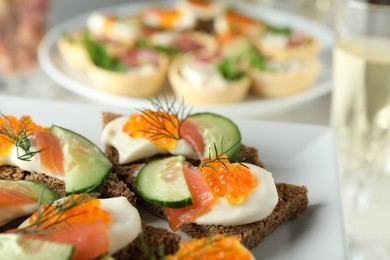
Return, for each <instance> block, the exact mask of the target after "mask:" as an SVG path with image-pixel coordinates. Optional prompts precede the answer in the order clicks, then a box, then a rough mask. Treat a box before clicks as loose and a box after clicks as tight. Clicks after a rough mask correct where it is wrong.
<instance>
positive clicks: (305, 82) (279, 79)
mask: <svg viewBox="0 0 390 260" xmlns="http://www.w3.org/2000/svg"><path fill="white" fill-rule="evenodd" d="M266 66H267V69H266V70H260V69H257V68H252V69H250V70H249V75H250V77H251V79H252V81H253V86H252V89H253V91H254V93H255V94H256V95H258V96H260V97H266V98H274V97H282V96H288V95H293V94H295V93H299V92H302V91H304V90H306V89H308V88H310V87H311V86H313V84H314V82H315V81H316V79H317V76H318V74H319V72H320V68H321V64H320V62H319V60H318V59H317V58H315V57H312V58H309V59H289V60H284V61H267V64H266Z"/></svg>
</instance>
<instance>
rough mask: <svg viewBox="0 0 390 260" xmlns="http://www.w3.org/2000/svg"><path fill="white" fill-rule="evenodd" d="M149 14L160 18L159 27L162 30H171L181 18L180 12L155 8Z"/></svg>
mask: <svg viewBox="0 0 390 260" xmlns="http://www.w3.org/2000/svg"><path fill="white" fill-rule="evenodd" d="M146 12H147V13H149V14H151V15H154V16H155V17H158V19H159V27H161V28H162V29H171V28H172V27H173V26H174V25H175V23H176V21H177V20H178V19H179V18H180V15H181V13H180V11H179V10H176V9H162V8H154V9H149V10H147V11H146Z"/></svg>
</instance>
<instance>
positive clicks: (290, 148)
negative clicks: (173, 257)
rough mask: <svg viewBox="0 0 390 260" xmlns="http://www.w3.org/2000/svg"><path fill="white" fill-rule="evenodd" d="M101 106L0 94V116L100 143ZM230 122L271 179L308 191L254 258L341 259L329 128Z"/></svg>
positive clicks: (341, 234)
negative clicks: (28, 119)
mask: <svg viewBox="0 0 390 260" xmlns="http://www.w3.org/2000/svg"><path fill="white" fill-rule="evenodd" d="M103 110H104V108H102V107H92V106H86V105H81V104H73V103H72V104H71V103H60V102H54V101H43V100H31V99H21V98H16V97H0V111H1V113H3V114H12V115H16V116H21V115H25V114H28V115H31V116H32V119H33V120H34V121H35V122H36V123H38V124H40V125H43V126H50V125H52V124H58V125H61V126H63V127H66V128H69V129H72V130H74V131H76V132H79V133H80V134H83V135H85V136H86V137H88V138H89V139H90V140H91V141H93V142H94V143H96V144H100V132H101V125H102V123H101V113H100V112H101V111H103ZM113 112H122V113H129V111H128V110H115V111H114V110H113ZM233 120H234V121H235V122H236V123H237V124H238V126H239V127H240V129H241V132H242V135H243V142H244V143H246V144H250V145H251V146H253V147H256V148H258V149H259V151H260V157H261V160H262V161H263V162H264V163H265V165H266V166H267V168H268V170H269V171H271V172H272V173H273V176H274V178H275V180H276V181H278V182H287V183H292V184H296V185H306V186H307V188H308V190H309V206H308V209H307V211H305V212H304V213H303V214H302V215H301V216H300V217H299V218H297V219H295V220H291V221H288V222H286V223H283V224H282V225H281V226H280V227H279V228H278V229H277V230H276V231H275V232H274V233H272V234H271V235H270V236H268V237H267V238H265V239H264V240H263V242H262V243H261V244H260V245H259V246H257V247H255V248H254V249H253V250H252V251H253V253H254V255H255V256H256V258H257V259H262V260H270V259H290V260H294V259H297V260H313V259H316V260H321V259H324V260H325V259H326V260H327V259H332V260H342V259H347V253H346V240H345V235H344V234H345V233H344V225H343V217H342V213H341V212H342V211H341V207H340V196H339V185H338V177H337V164H336V159H335V146H334V138H333V133H332V131H331V130H330V129H329V128H326V127H320V126H308V125H298V124H285V123H271V122H262V121H253V120H242V119H233ZM143 217H147V218H146V220H147V221H148V222H151V223H154V224H156V225H162V224H163V223H164V225H165V226H166V223H165V222H163V221H162V220H157V219H156V218H153V217H150V216H149V215H144V214H143Z"/></svg>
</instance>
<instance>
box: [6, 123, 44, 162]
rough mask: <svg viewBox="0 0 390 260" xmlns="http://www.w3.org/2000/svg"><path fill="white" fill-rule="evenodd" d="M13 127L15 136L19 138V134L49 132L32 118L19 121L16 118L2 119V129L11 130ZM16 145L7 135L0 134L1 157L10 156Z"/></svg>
mask: <svg viewBox="0 0 390 260" xmlns="http://www.w3.org/2000/svg"><path fill="white" fill-rule="evenodd" d="M9 126H11V127H12V131H13V134H14V135H15V136H17V137H18V134H25V135H27V136H28V135H31V134H32V132H33V130H41V131H46V132H47V131H49V130H48V128H43V127H41V126H39V125H36V124H35V123H34V122H33V121H32V120H31V117H30V116H22V117H21V118H20V119H18V118H17V117H15V116H5V117H4V116H3V117H0V128H1V129H7V130H8V129H9ZM13 145H14V141H13V140H12V139H10V138H9V137H8V136H7V135H4V134H0V156H8V155H9V154H10V152H11V149H12V147H13Z"/></svg>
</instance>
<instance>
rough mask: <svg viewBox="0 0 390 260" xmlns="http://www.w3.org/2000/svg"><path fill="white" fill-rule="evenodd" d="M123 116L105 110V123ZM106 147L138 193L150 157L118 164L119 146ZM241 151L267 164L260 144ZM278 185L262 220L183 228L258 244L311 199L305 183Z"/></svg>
mask: <svg viewBox="0 0 390 260" xmlns="http://www.w3.org/2000/svg"><path fill="white" fill-rule="evenodd" d="M119 116H120V115H117V114H114V113H109V112H104V113H103V126H105V125H106V124H108V123H109V122H110V121H112V120H114V119H116V118H118V117H119ZM105 150H106V154H107V156H108V158H109V159H110V160H111V162H113V163H114V165H115V166H114V169H113V172H114V173H115V174H117V176H118V178H119V179H121V180H122V181H124V182H125V183H127V184H128V185H129V188H130V189H131V190H132V191H133V192H135V193H136V192H137V189H136V187H135V181H136V174H137V173H138V171H139V169H140V168H141V167H142V165H143V163H144V162H146V161H147V160H141V161H137V162H134V163H131V164H126V165H118V161H119V160H118V152H117V151H116V149H115V148H114V147H109V146H108V147H106V149H105ZM240 153H241V156H243V157H242V158H241V159H242V161H243V162H247V163H251V164H255V165H258V166H260V167H264V165H263V163H262V162H261V161H260V160H259V153H258V150H257V149H256V148H253V147H250V146H246V145H243V144H241V148H240ZM149 159H150V158H149ZM193 164H195V165H196V162H195V163H194V162H193ZM276 189H277V192H278V197H279V201H278V204H277V205H276V207H275V209H274V211H273V212H272V213H271V214H270V215H269V216H268V217H267V218H265V219H263V220H262V221H258V222H254V223H250V224H246V225H239V226H232V227H227V226H221V225H197V224H194V223H192V224H185V225H182V226H181V227H180V229H181V230H182V231H184V232H185V233H187V234H189V235H190V236H191V237H197V238H199V237H207V236H210V235H213V234H224V235H235V236H237V237H239V238H240V240H241V242H242V244H243V245H244V246H246V247H247V248H252V247H254V246H256V245H258V244H259V243H260V242H261V241H262V239H263V238H265V237H266V236H268V235H269V234H271V233H272V232H273V231H274V230H275V229H276V228H277V227H279V226H280V225H281V224H282V223H283V222H285V221H288V220H290V219H294V218H296V217H298V216H299V215H300V214H301V213H302V212H303V211H305V209H306V208H307V205H308V203H309V201H308V190H307V188H306V187H305V186H297V185H292V184H286V183H276ZM137 202H139V203H140V204H142V206H143V207H144V208H145V209H146V210H147V211H149V212H150V213H151V214H153V215H155V216H157V217H159V218H163V219H166V215H165V212H164V210H163V208H160V207H157V206H155V205H153V204H150V203H147V202H146V201H144V200H143V199H142V198H140V197H138V198H137Z"/></svg>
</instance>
